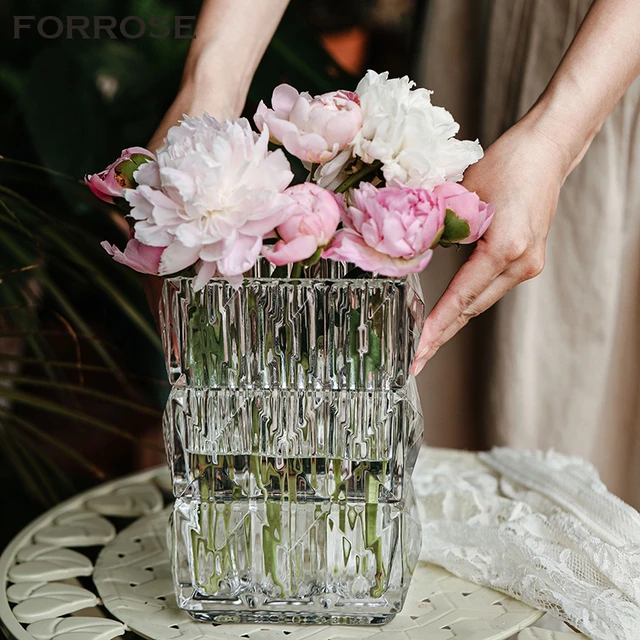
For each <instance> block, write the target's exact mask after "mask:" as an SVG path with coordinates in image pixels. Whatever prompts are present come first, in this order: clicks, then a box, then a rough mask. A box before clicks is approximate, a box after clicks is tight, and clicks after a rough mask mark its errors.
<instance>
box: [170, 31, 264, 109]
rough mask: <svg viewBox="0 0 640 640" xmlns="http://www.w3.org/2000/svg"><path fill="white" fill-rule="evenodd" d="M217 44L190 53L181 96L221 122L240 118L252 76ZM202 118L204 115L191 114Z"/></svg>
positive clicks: (210, 44) (194, 107)
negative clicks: (239, 66) (221, 120)
mask: <svg viewBox="0 0 640 640" xmlns="http://www.w3.org/2000/svg"><path fill="white" fill-rule="evenodd" d="M232 60H233V56H231V55H230V54H229V52H225V51H224V50H223V46H222V45H221V44H217V43H209V44H207V45H206V46H204V47H201V48H199V49H194V50H192V51H191V52H190V53H189V56H188V58H187V62H186V65H185V69H184V73H183V77H182V83H181V86H180V91H179V95H180V97H181V100H182V101H183V102H187V103H191V106H192V108H193V109H195V110H196V111H199V110H202V111H208V112H209V113H210V114H211V115H212V116H214V117H216V118H218V119H227V118H229V119H231V118H237V117H239V116H240V114H241V113H242V110H243V108H244V104H245V102H246V99H247V94H248V93H249V85H250V84H251V78H252V74H251V73H248V72H247V73H243V70H242V69H240V68H237V65H238V60H237V59H236V60H235V61H234V62H232ZM188 115H202V113H188Z"/></svg>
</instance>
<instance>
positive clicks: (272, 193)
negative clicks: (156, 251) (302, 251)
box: [125, 114, 293, 288]
mask: <svg viewBox="0 0 640 640" xmlns="http://www.w3.org/2000/svg"><path fill="white" fill-rule="evenodd" d="M268 142H269V131H268V129H267V127H265V129H264V131H263V132H262V134H261V135H258V134H257V133H255V132H253V131H252V130H251V127H250V125H249V122H248V121H247V120H246V119H244V118H243V119H239V120H235V121H225V122H218V121H217V120H216V119H215V118H212V117H211V116H209V115H208V114H205V115H204V117H202V118H189V117H187V116H185V118H184V121H183V122H182V123H181V125H180V126H178V127H173V128H172V129H170V130H169V133H168V136H167V139H166V144H165V146H164V147H162V148H161V149H160V150H159V151H158V154H157V156H158V160H157V162H155V163H148V164H146V165H143V166H142V167H141V168H140V170H138V171H137V172H136V174H135V180H136V181H137V183H138V187H137V188H136V189H129V190H127V191H126V193H125V197H126V198H127V201H128V202H129V204H130V205H131V206H132V210H131V216H132V217H133V219H134V220H136V223H135V226H134V233H135V237H136V239H137V240H139V241H140V242H142V243H143V244H146V245H150V246H155V247H160V246H165V247H167V248H166V250H165V251H164V253H163V254H162V260H161V262H160V269H159V274H160V275H167V274H171V273H175V272H177V271H180V270H182V269H185V268H186V267H189V266H191V265H194V264H196V263H198V264H197V270H198V278H197V280H196V287H197V288H201V287H203V286H204V285H205V284H206V282H207V281H208V280H209V279H210V278H211V277H212V276H213V275H214V274H215V273H220V274H221V275H225V276H228V277H229V278H230V279H232V278H233V277H235V279H236V281H237V279H238V278H241V275H242V273H243V272H244V271H246V270H247V269H249V268H251V266H252V265H253V264H254V263H255V261H256V259H257V258H258V256H259V255H260V250H261V248H262V241H263V238H264V236H265V235H266V234H268V233H270V232H271V231H273V229H275V227H277V226H278V225H279V224H280V223H281V222H282V221H283V216H284V215H286V214H285V212H284V208H285V207H286V205H287V204H289V197H288V196H287V195H286V194H283V193H282V192H283V191H284V190H285V189H286V187H287V186H288V185H289V183H290V182H291V180H292V179H293V174H292V172H291V167H290V165H289V162H288V160H287V159H286V157H285V155H284V153H283V152H282V151H281V150H278V151H274V152H271V151H269V150H268Z"/></svg>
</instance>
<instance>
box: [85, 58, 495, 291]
mask: <svg viewBox="0 0 640 640" xmlns="http://www.w3.org/2000/svg"><path fill="white" fill-rule="evenodd" d="M254 122H255V126H256V128H257V131H254V130H253V129H252V128H251V125H250V123H249V121H248V120H247V119H245V118H240V119H238V120H233V121H230V120H227V121H224V122H218V121H217V120H216V119H214V118H213V117H211V116H209V115H207V114H205V115H204V116H203V117H201V118H200V117H197V118H191V117H187V116H185V117H184V120H183V121H182V122H181V124H180V125H179V126H176V127H173V128H172V129H170V130H169V133H168V135H167V138H166V141H165V145H164V146H163V147H162V148H160V149H159V150H158V152H157V154H153V153H151V152H150V151H147V150H146V149H142V148H139V147H134V148H130V149H126V150H125V151H123V153H122V155H121V157H120V158H119V159H118V160H117V161H116V162H114V163H113V164H112V165H110V166H109V167H107V169H105V170H104V171H103V172H101V173H98V174H94V175H91V176H87V178H86V182H87V184H88V185H89V187H90V188H91V190H92V191H93V192H94V193H95V194H96V195H97V196H98V197H99V198H101V199H102V200H106V201H107V202H112V203H113V202H115V201H116V199H123V200H124V201H126V203H127V209H128V218H129V219H130V221H131V238H130V240H129V242H128V243H127V245H126V247H125V249H124V251H121V250H120V249H118V248H117V247H116V246H113V245H110V244H109V243H107V242H104V243H103V247H104V248H105V250H106V251H107V252H108V253H109V254H110V255H112V256H113V258H114V260H116V261H117V262H120V263H122V264H125V265H127V266H129V267H131V268H132V269H135V270H136V271H139V272H141V273H149V274H155V275H160V276H168V275H173V274H178V273H180V272H183V271H185V270H187V269H194V270H195V276H196V277H195V283H194V287H195V288H196V289H201V288H202V287H204V286H205V285H206V283H207V282H208V281H209V280H210V279H211V278H213V277H224V278H226V279H227V280H228V281H229V282H231V283H232V284H234V285H239V284H240V283H241V282H242V279H243V274H244V273H245V272H246V271H248V270H249V269H251V267H252V266H253V265H254V264H255V262H256V260H257V259H258V258H259V256H260V255H262V256H264V257H265V258H266V259H267V260H269V261H270V262H272V263H273V264H275V265H278V266H281V265H289V264H293V265H296V266H294V268H293V269H292V271H291V273H292V274H295V273H300V272H301V268H302V267H303V266H309V265H312V264H314V263H315V262H317V261H318V260H320V259H321V258H325V259H330V260H338V261H343V262H348V263H352V264H355V265H356V266H357V267H359V268H360V269H362V270H363V271H365V272H369V273H374V274H379V275H383V276H388V277H401V276H405V275H407V274H409V273H416V272H419V271H422V270H423V269H424V268H425V267H426V266H427V265H428V263H429V261H430V260H431V257H432V255H433V251H434V249H435V248H436V247H437V246H451V245H454V244H466V243H472V242H475V241H476V240H478V238H480V237H481V236H482V235H483V234H484V232H485V231H486V230H487V228H488V226H489V224H490V223H491V219H492V217H493V206H492V205H491V204H485V203H484V202H482V201H481V200H480V199H479V198H478V196H477V195H476V194H475V193H473V192H469V191H468V190H467V189H465V188H464V187H463V186H462V185H460V184H458V182H459V181H460V180H462V177H463V174H464V171H465V170H466V168H467V167H468V166H469V165H471V164H473V163H475V162H477V161H478V160H479V159H480V158H481V157H482V153H483V152H482V147H481V146H480V144H479V142H478V141H475V142H472V141H467V140H458V139H456V137H455V136H456V134H457V132H458V129H459V126H458V124H457V123H456V122H455V120H454V119H453V117H452V116H451V114H450V113H449V112H448V111H446V110H445V109H443V108H442V107H437V106H434V105H433V104H432V103H431V92H430V91H428V90H426V89H416V88H414V83H413V82H411V81H410V80H409V78H407V77H404V78H397V79H390V78H389V77H388V73H382V74H378V73H376V72H374V71H369V72H367V74H366V75H365V77H364V78H363V79H362V80H361V81H360V83H359V84H358V87H357V88H356V90H355V92H350V91H335V92H331V93H325V94H323V95H320V96H315V97H313V96H311V95H309V94H308V93H299V92H298V91H297V90H296V89H294V88H293V87H291V86H289V85H286V84H283V85H280V86H279V87H277V88H276V89H275V91H274V92H273V96H272V99H271V107H268V106H267V105H266V104H264V103H263V102H261V103H260V105H259V107H258V109H257V112H256V114H255V116H254ZM295 159H297V161H301V162H302V164H303V165H304V167H305V169H306V174H307V177H306V180H305V181H304V182H302V183H300V184H292V183H293V182H294V172H293V171H292V162H296V160H295Z"/></svg>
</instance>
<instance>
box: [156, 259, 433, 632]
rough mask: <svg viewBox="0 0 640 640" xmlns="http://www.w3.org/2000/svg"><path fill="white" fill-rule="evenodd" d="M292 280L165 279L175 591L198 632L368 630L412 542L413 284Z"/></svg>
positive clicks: (310, 271) (389, 612)
mask: <svg viewBox="0 0 640 640" xmlns="http://www.w3.org/2000/svg"><path fill="white" fill-rule="evenodd" d="M295 276H296V277H292V274H291V272H290V269H283V268H279V269H277V270H276V268H275V267H273V266H272V265H270V264H269V263H267V262H266V261H263V260H260V261H259V262H258V264H257V265H256V266H255V268H254V269H253V271H252V272H251V273H250V274H248V277H247V278H245V280H244V283H243V284H242V285H241V286H240V287H239V288H236V289H234V288H233V287H232V286H231V285H229V284H228V283H227V282H226V281H224V280H212V281H211V282H209V284H207V286H206V287H205V288H204V289H203V290H201V291H198V292H194V290H193V283H192V280H191V279H188V278H172V279H167V280H166V281H165V284H164V290H163V297H162V303H161V309H160V311H161V323H162V329H163V340H164V348H165V353H166V359H167V370H168V373H169V378H170V381H171V384H172V390H171V394H170V397H169V400H168V402H167V408H166V411H165V416H164V434H165V443H166V448H167V455H168V459H169V463H170V466H171V472H172V478H173V488H174V494H175V497H176V501H175V507H174V512H173V520H172V527H171V547H172V569H173V576H174V580H175V587H176V596H177V599H178V604H179V606H180V607H181V608H183V609H185V610H186V611H188V612H189V613H190V614H191V615H192V616H193V617H195V618H197V619H200V620H206V621H217V622H273V623H276V622H295V623H320V624H330V623H339V624H368V623H376V624H382V623H384V622H388V621H389V620H391V619H392V618H393V617H394V615H395V614H396V613H397V612H398V611H400V609H401V608H402V605H403V602H404V598H405V596H406V592H407V589H408V586H409V581H410V579H411V574H412V572H413V568H414V566H415V563H416V562H417V558H418V553H419V546H420V527H419V524H418V521H417V518H416V514H415V504H414V502H413V498H412V492H411V482H410V476H411V473H412V471H413V467H414V464H415V460H416V457H417V453H418V449H419V447H420V444H421V440H422V429H423V420H422V413H421V410H420V404H419V400H418V395H417V391H416V387H415V382H414V380H413V378H411V377H410V376H409V375H408V371H409V367H410V363H411V360H412V357H413V353H414V349H415V346H416V344H417V341H418V337H419V332H420V329H421V327H422V321H423V315H424V305H423V302H422V298H421V292H420V287H419V283H418V279H417V277H414V276H412V277H409V278H407V279H390V278H370V277H369V278H367V277H366V274H363V273H362V272H361V271H359V270H357V269H354V268H351V267H350V266H349V265H345V264H341V263H335V262H327V261H324V260H321V261H320V262H319V263H318V264H316V265H314V266H313V267H308V268H305V269H304V271H303V273H302V274H295Z"/></svg>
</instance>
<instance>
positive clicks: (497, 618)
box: [0, 451, 579, 640]
mask: <svg viewBox="0 0 640 640" xmlns="http://www.w3.org/2000/svg"><path fill="white" fill-rule="evenodd" d="M443 455H446V452H444V451H443ZM470 455H471V454H470ZM169 489H170V485H169V475H168V472H167V471H166V469H164V468H158V469H153V470H150V471H145V472H142V473H137V474H135V475H132V476H128V477H126V478H123V479H120V480H116V481H113V482H110V483H107V484H104V485H101V486H99V487H96V488H95V489H92V490H90V491H88V492H86V493H83V494H80V495H78V496H76V497H75V498H73V499H71V500H69V501H67V502H65V503H62V504H60V505H58V506H57V507H55V508H53V509H51V510H50V511H48V512H47V513H45V514H44V515H43V516H41V517H40V518H38V519H37V520H35V521H34V522H32V523H31V524H30V525H29V526H27V527H26V528H25V529H24V530H23V531H22V532H21V533H20V534H19V535H18V536H17V537H16V538H15V539H14V540H13V542H12V543H11V544H10V545H9V546H8V547H7V548H6V549H5V551H4V553H3V554H2V556H1V557H0V577H1V578H2V580H3V585H4V588H3V589H2V591H0V622H1V624H2V627H3V630H4V631H5V633H6V635H7V636H8V637H10V638H13V639H15V640H111V639H112V638H117V637H119V636H122V635H124V634H125V633H130V632H134V633H136V634H138V635H139V636H142V637H145V638H150V639H153V640H174V639H176V640H177V639H178V638H179V639H180V640H182V639H184V640H199V639H201V638H202V639H203V640H217V639H223V638H224V639H227V640H228V639H229V638H257V639H259V640H275V639H276V638H285V637H286V638H287V640H302V639H303V638H304V639H307V638H313V640H341V639H347V638H348V639H356V638H375V637H378V636H380V637H382V634H384V637H385V640H449V639H451V638H461V639H464V640H502V639H506V638H509V637H511V636H512V635H513V634H515V633H517V632H519V631H521V630H523V629H525V628H526V627H529V626H530V625H532V624H533V623H534V622H536V620H538V619H539V618H540V616H541V615H542V614H541V613H540V612H539V611H536V610H534V609H532V608H530V607H529V606H527V605H525V604H523V603H521V602H518V601H517V600H514V599H512V598H510V597H508V596H506V595H504V594H501V593H499V592H497V591H493V590H492V589H487V588H483V587H478V586H477V585H474V584H472V583H470V582H467V581H465V580H461V579H459V578H456V577H454V576H452V575H451V574H449V573H447V572H446V571H444V570H443V569H441V568H439V567H435V566H433V565H429V564H426V563H420V564H419V565H418V567H417V569H416V572H415V575H414V578H413V581H412V584H411V588H410V591H409V595H408V597H407V601H406V604H405V607H404V609H403V611H402V613H400V614H399V615H398V616H397V617H396V618H395V619H394V620H393V621H392V622H391V623H389V624H387V625H385V626H383V627H373V626H370V627H336V626H333V627H328V626H326V627H325V626H292V625H287V626H284V625H280V626H276V625H270V626H268V627H266V626H265V625H239V624H229V625H214V624H204V623H199V622H195V621H193V620H192V619H191V618H190V617H189V616H188V615H187V614H185V613H184V612H182V611H180V610H179V609H178V608H177V606H176V603H175V598H174V595H173V585H172V580H171V576H170V569H169V552H168V550H167V543H166V528H167V527H166V525H167V518H168V511H166V510H165V509H164V507H165V505H166V503H167V502H169V501H170V500H171V496H170V493H169ZM547 633H548V632H544V631H542V630H536V631H535V633H533V634H529V635H524V634H522V635H521V640H543V639H544V640H547V639H549V640H551V639H552V638H554V639H557V640H560V638H561V637H562V634H560V635H557V634H556V635H553V634H551V635H544V634H547ZM568 637H571V638H579V636H576V635H569V636H568Z"/></svg>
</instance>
